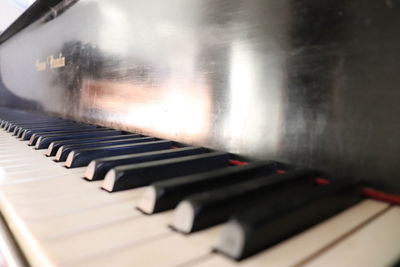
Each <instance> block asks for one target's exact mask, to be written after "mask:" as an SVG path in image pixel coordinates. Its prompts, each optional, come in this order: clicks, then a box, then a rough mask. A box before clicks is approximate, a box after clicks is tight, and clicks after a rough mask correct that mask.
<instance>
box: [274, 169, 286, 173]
mask: <svg viewBox="0 0 400 267" xmlns="http://www.w3.org/2000/svg"><path fill="white" fill-rule="evenodd" d="M275 173H277V174H285V173H286V171H285V170H276V171H275Z"/></svg>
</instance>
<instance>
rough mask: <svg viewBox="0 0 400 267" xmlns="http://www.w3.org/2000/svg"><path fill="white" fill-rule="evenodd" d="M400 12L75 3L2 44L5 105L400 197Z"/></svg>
mask: <svg viewBox="0 0 400 267" xmlns="http://www.w3.org/2000/svg"><path fill="white" fill-rule="evenodd" d="M41 2H44V1H41ZM55 2H57V1H52V3H55ZM43 10H44V11H46V10H50V9H46V7H45V8H44V9H42V11H43ZM399 11H400V1H398V0H385V1H384V0H382V1H376V0H353V1H345V0H340V1H338V0H325V1H317V0H309V1H306V0H301V1H298V0H281V1H275V0H252V1H246V0H212V1H209V0H206V1H205V0H169V1H162V0H148V1H133V0H129V1H128V0H91V1H67V0H65V1H63V2H61V3H60V4H59V5H58V6H56V7H55V8H54V9H51V11H49V12H45V14H44V15H43V16H42V17H41V18H40V19H39V20H37V21H35V22H34V23H32V24H30V25H29V26H27V27H26V28H24V29H22V30H21V31H20V32H18V33H16V34H15V35H13V36H12V37H11V38H9V39H8V40H6V41H5V42H3V43H2V44H1V45H0V104H1V105H2V106H12V107H16V108H20V109H31V110H36V111H38V112H45V113H51V114H58V115H61V116H63V117H67V118H73V119H75V120H79V121H83V122H91V123H97V124H101V125H103V126H108V127H113V128H118V129H124V130H131V131H135V132H140V133H144V134H148V135H152V136H156V137H160V138H165V139H171V140H175V141H179V142H185V143H188V144H193V145H201V146H206V147H211V148H216V149H221V150H224V151H229V152H234V153H238V154H240V155H242V156H247V157H249V158H253V159H274V160H278V161H281V162H287V163H290V164H294V165H297V166H304V167H310V168H317V169H322V170H324V171H327V172H328V173H330V174H331V175H332V176H334V177H340V178H349V177H357V178H362V179H365V180H366V181H368V182H369V183H370V184H371V185H373V186H375V187H378V188H381V189H384V190H386V191H389V192H395V193H399V192H400V181H399V179H398V173H399V171H400V168H399V164H398V159H399V156H398V153H399V151H400V143H399V142H398V140H399V137H400V127H399V123H398V114H400V105H399V104H398V101H399V98H400V91H399V90H398V88H397V87H398V86H399V84H400V75H398V69H399V62H400V51H399V47H400V36H399V34H398V31H399V30H398V29H399V27H400V16H399Z"/></svg>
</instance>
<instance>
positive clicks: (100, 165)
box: [85, 147, 210, 181]
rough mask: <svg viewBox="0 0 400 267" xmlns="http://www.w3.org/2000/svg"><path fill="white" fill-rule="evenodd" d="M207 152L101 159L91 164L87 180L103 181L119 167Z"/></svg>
mask: <svg viewBox="0 0 400 267" xmlns="http://www.w3.org/2000/svg"><path fill="white" fill-rule="evenodd" d="M206 152H210V150H208V149H206V148H201V147H180V148H176V149H166V150H161V151H151V152H144V153H139V154H128V155H121V156H113V157H106V158H99V159H95V160H93V161H92V162H90V164H89V165H88V167H87V169H86V172H85V179H87V180H90V181H96V180H102V179H104V176H105V175H106V173H107V172H108V171H109V170H111V169H112V168H114V167H116V166H118V165H126V164H134V163H142V162H148V161H154V160H162V159H169V158H176V157H183V156H190V155H196V154H201V153H206Z"/></svg>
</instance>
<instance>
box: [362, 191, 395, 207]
mask: <svg viewBox="0 0 400 267" xmlns="http://www.w3.org/2000/svg"><path fill="white" fill-rule="evenodd" d="M361 193H362V194H363V195H364V196H367V197H369V198H373V199H376V200H381V201H385V202H388V203H391V204H395V205H400V195H393V194H388V193H385V192H382V191H378V190H375V189H372V188H368V187H364V188H363V189H362V190H361Z"/></svg>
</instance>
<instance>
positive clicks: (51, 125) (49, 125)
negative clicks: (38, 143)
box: [12, 120, 83, 137]
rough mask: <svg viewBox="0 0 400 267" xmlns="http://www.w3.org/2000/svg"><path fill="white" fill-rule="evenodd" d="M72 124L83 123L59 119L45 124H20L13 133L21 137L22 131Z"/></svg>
mask: <svg viewBox="0 0 400 267" xmlns="http://www.w3.org/2000/svg"><path fill="white" fill-rule="evenodd" d="M70 125H75V126H79V125H83V124H79V123H74V122H71V121H61V120H60V121H57V122H51V123H43V124H34V125H28V126H21V125H18V126H16V127H15V128H14V131H13V133H12V135H15V136H17V137H18V136H19V137H21V135H22V133H23V132H24V131H28V130H34V129H47V128H53V127H61V126H70Z"/></svg>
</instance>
